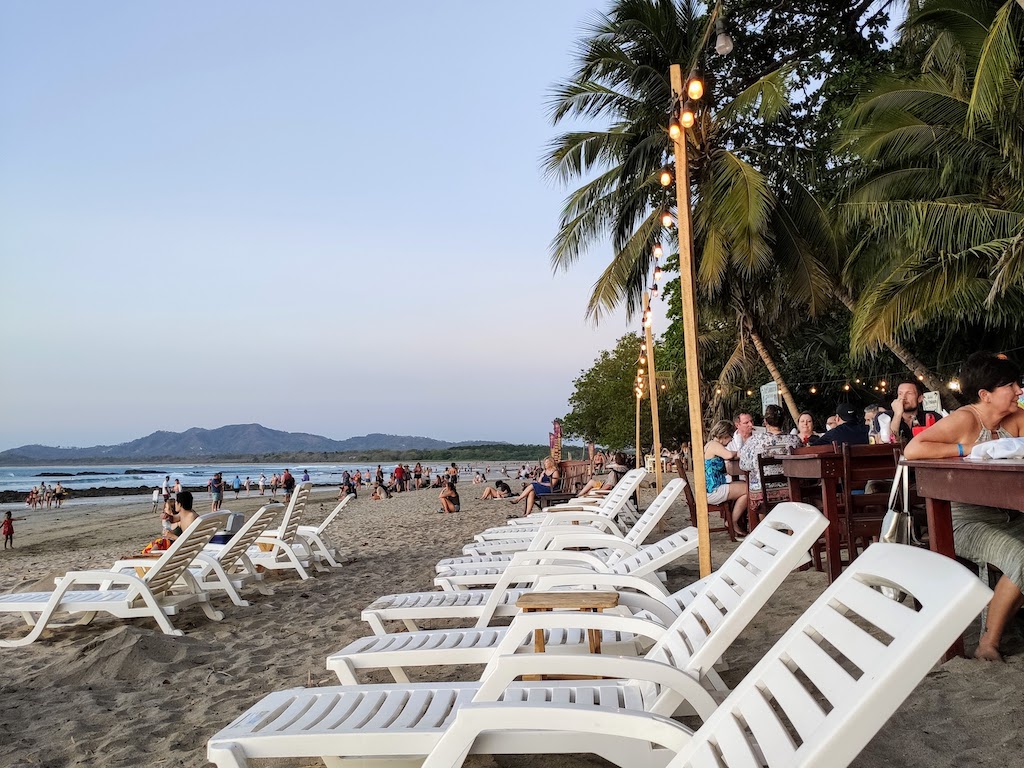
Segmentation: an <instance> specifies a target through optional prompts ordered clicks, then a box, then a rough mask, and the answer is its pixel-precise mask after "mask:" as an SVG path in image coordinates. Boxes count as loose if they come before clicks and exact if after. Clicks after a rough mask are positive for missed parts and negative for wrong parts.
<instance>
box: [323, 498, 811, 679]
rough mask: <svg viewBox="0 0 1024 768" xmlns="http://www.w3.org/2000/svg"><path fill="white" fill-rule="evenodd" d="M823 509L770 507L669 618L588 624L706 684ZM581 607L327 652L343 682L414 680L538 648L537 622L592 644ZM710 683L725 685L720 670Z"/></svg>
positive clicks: (576, 649)
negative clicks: (420, 671)
mask: <svg viewBox="0 0 1024 768" xmlns="http://www.w3.org/2000/svg"><path fill="white" fill-rule="evenodd" d="M827 524H828V523H827V520H826V519H825V518H824V517H823V516H822V515H821V513H820V512H818V510H817V509H815V508H814V507H811V506H809V505H807V504H796V503H791V502H790V503H786V504H781V505H779V506H778V507H776V508H775V509H774V510H772V512H771V514H769V515H768V516H767V517H766V518H765V520H764V521H763V522H762V523H761V524H760V525H758V527H757V528H756V529H755V530H754V531H753V532H751V534H750V536H749V537H747V539H745V540H744V541H743V542H742V543H741V544H740V546H739V547H737V548H736V550H734V551H733V553H732V555H730V557H729V558H728V559H727V560H726V561H725V562H724V563H723V564H722V566H721V567H720V568H719V569H718V570H717V571H715V573H713V574H712V575H711V576H710V577H709V578H708V579H707V580H705V583H704V585H703V586H704V589H703V594H702V595H701V596H700V597H698V598H697V599H695V600H693V601H692V602H690V604H689V605H688V606H687V607H685V608H684V609H683V610H682V611H681V612H680V613H679V614H678V615H677V616H676V617H675V618H674V620H673V621H672V622H671V625H670V626H667V627H666V625H665V624H664V623H662V622H661V621H659V620H657V619H655V618H654V617H650V616H649V617H648V618H644V619H636V618H633V617H629V618H624V617H622V616H613V615H609V614H605V615H604V616H600V617H599V616H591V617H590V618H588V619H587V621H588V624H587V626H588V627H589V628H591V629H593V628H595V627H601V628H603V637H602V642H601V647H602V653H605V654H609V653H610V654H616V655H627V656H638V655H641V654H643V653H644V651H645V650H646V648H645V645H644V643H643V642H642V641H641V639H640V638H649V639H650V640H651V641H653V642H654V645H653V647H651V649H650V651H649V652H648V654H647V656H648V658H654V659H658V660H661V661H665V660H666V659H668V660H670V661H671V663H672V664H673V665H674V666H676V667H677V668H679V669H682V670H684V671H686V672H687V673H689V674H692V675H693V676H694V678H695V679H697V680H699V681H701V682H702V683H705V682H706V681H705V677H706V675H707V674H708V672H709V671H710V670H711V668H712V667H713V665H714V664H715V663H717V661H718V660H719V658H721V656H722V654H723V653H724V652H725V650H726V648H727V647H728V645H729V644H731V643H732V641H733V640H734V639H735V638H736V636H737V635H738V634H739V633H740V631H741V630H742V628H743V627H745V626H746V625H747V624H748V623H749V622H750V620H751V619H752V618H753V617H754V616H755V615H756V614H757V612H758V611H759V610H760V609H761V608H762V607H763V606H764V604H765V603H766V602H767V601H768V598H770V597H771V596H772V594H774V593H775V590H776V589H778V587H779V585H780V584H782V582H783V580H784V579H785V578H786V576H787V575H788V574H789V572H790V571H791V570H793V568H794V567H796V566H797V565H798V564H799V563H800V562H801V561H802V560H804V559H805V558H806V554H807V550H808V549H810V547H811V545H812V544H813V543H814V542H815V541H816V540H817V538H818V536H819V535H820V534H821V532H822V531H824V530H825V527H826V526H827ZM578 621H579V620H578V619H577V618H576V614H572V613H565V612H559V613H549V614H545V615H544V616H542V617H538V616H537V614H530V615H526V614H521V615H519V616H518V617H516V618H515V619H514V620H513V622H512V624H511V626H509V627H486V628H483V629H479V628H470V629H450V630H434V631H427V632H401V633H397V634H393V635H384V636H372V635H371V636H369V637H364V638H360V639H359V640H356V641H355V642H353V643H350V644H349V645H348V646H346V647H345V648H344V649H342V650H341V651H339V652H338V653H336V654H332V655H331V656H329V657H328V659H327V668H328V669H330V670H332V671H334V672H335V673H336V674H337V675H338V678H339V679H340V680H341V682H343V683H355V682H357V674H356V673H357V671H362V670H367V669H378V668H381V667H387V668H388V669H389V670H390V671H391V673H392V675H393V676H394V677H395V680H396V682H408V677H406V674H405V671H404V669H403V668H404V667H410V666H417V667H420V666H431V665H437V664H444V665H464V664H486V663H488V662H489V661H491V659H493V658H494V657H495V656H498V655H503V654H510V653H530V652H532V651H533V637H534V634H533V633H534V630H535V629H538V628H540V629H544V630H546V631H547V633H548V639H547V641H546V649H547V650H546V652H547V653H551V652H555V653H558V652H569V653H585V652H586V651H587V649H588V645H587V642H586V637H585V632H584V630H583V629H581V628H580V627H579V626H578ZM712 683H714V684H716V685H717V684H719V683H720V679H719V678H718V677H717V676H715V677H714V678H713V680H712Z"/></svg>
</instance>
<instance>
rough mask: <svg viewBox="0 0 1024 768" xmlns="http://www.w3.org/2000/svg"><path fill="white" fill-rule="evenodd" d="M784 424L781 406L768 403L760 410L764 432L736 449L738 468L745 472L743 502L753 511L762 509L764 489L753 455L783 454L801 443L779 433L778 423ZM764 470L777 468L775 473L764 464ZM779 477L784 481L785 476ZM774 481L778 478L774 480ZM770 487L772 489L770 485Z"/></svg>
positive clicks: (780, 429) (787, 496) (794, 436)
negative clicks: (762, 414)
mask: <svg viewBox="0 0 1024 768" xmlns="http://www.w3.org/2000/svg"><path fill="white" fill-rule="evenodd" d="M785 423H786V414H785V412H784V411H783V410H782V408H780V407H779V406H777V405H774V404H773V405H769V406H768V407H767V408H765V409H764V431H763V432H755V433H754V434H752V435H751V436H750V439H748V440H747V442H745V443H744V444H743V447H742V448H740V469H742V470H743V471H744V472H746V473H747V489H748V494H747V503H748V504H749V505H750V508H751V509H755V510H757V511H758V514H761V512H762V510H761V509H759V508H760V507H761V506H762V504H763V502H764V499H765V496H766V490H765V488H764V487H763V486H764V483H763V482H762V480H763V478H762V477H761V472H760V469H759V467H758V464H757V457H758V456H762V455H765V454H768V455H771V456H777V455H780V454H783V455H784V454H787V453H789V452H790V451H792V450H793V449H794V448H799V447H800V446H801V445H802V443H801V442H800V437H799V435H787V434H784V433H783V431H782V425H783V424H785ZM765 469H766V470H767V469H774V470H776V471H777V474H781V471H779V467H778V466H774V467H766V468H765ZM773 477H774V475H773ZM782 479H783V480H784V479H785V478H782ZM777 484H778V481H776V485H777ZM772 487H773V488H774V485H773V486H772ZM785 498H786V500H788V499H789V494H788V493H787V494H786V496H785Z"/></svg>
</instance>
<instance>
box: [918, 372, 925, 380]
mask: <svg viewBox="0 0 1024 768" xmlns="http://www.w3.org/2000/svg"><path fill="white" fill-rule="evenodd" d="M917 380H918V381H924V374H923V373H919V374H917Z"/></svg>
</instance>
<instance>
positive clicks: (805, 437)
mask: <svg viewBox="0 0 1024 768" xmlns="http://www.w3.org/2000/svg"><path fill="white" fill-rule="evenodd" d="M789 434H791V435H796V436H797V437H799V438H800V445H810V441H811V438H812V437H817V436H818V433H817V432H815V431H814V417H813V416H811V414H810V413H808V412H807V411H804V412H803V413H801V414H800V418H799V419H797V422H796V427H794V428H793V431H791V432H790V433H789Z"/></svg>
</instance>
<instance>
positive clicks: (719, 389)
mask: <svg viewBox="0 0 1024 768" xmlns="http://www.w3.org/2000/svg"><path fill="white" fill-rule="evenodd" d="M715 394H716V395H720V394H722V388H721V387H718V388H717V389H716V390H715Z"/></svg>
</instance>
